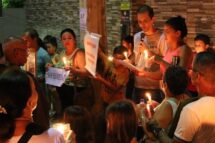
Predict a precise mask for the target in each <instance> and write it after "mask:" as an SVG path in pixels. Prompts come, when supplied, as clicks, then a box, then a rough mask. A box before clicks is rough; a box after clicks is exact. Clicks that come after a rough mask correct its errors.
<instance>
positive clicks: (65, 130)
mask: <svg viewBox="0 0 215 143" xmlns="http://www.w3.org/2000/svg"><path fill="white" fill-rule="evenodd" d="M52 127H53V128H54V129H56V130H58V131H59V132H60V133H61V134H63V136H64V139H65V141H69V140H70V136H71V134H72V132H73V131H72V130H71V129H70V125H69V124H64V123H55V124H53V125H52Z"/></svg>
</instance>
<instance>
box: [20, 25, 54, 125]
mask: <svg viewBox="0 0 215 143" xmlns="http://www.w3.org/2000/svg"><path fill="white" fill-rule="evenodd" d="M22 39H23V40H24V41H25V42H26V44H27V48H28V50H29V51H30V50H34V52H35V55H36V57H34V56H35V55H33V58H35V60H36V65H35V66H36V75H35V76H36V78H37V80H38V82H39V83H40V86H41V88H40V98H41V100H39V103H38V108H37V109H36V110H35V112H34V113H35V114H37V115H38V116H35V117H34V120H35V121H38V122H41V123H42V124H43V125H48V124H49V120H48V116H49V106H48V101H47V96H46V84H45V72H46V64H47V63H50V57H49V55H48V53H47V52H46V51H45V50H44V49H43V43H42V40H41V39H40V37H39V34H38V32H37V31H36V30H35V29H32V28H29V29H26V30H25V32H24V34H23V36H22ZM34 52H33V53H34ZM29 56H32V55H29ZM29 56H28V60H27V63H28V62H29V61H30V60H33V59H29V58H30V57H29ZM34 68H35V67H34ZM24 69H25V67H24ZM29 72H31V71H29ZM41 110H42V111H41ZM41 113H45V115H41Z"/></svg>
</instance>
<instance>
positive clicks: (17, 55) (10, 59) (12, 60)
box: [3, 37, 28, 67]
mask: <svg viewBox="0 0 215 143" xmlns="http://www.w3.org/2000/svg"><path fill="white" fill-rule="evenodd" d="M3 52H4V56H5V60H6V65H8V66H13V65H15V66H19V67H21V66H23V65H24V64H25V63H26V62H27V57H28V49H27V46H26V44H25V42H24V40H22V39H21V38H16V37H10V38H8V39H6V40H5V42H4V43H3Z"/></svg>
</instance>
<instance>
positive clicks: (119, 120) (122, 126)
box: [106, 100, 137, 143]
mask: <svg viewBox="0 0 215 143" xmlns="http://www.w3.org/2000/svg"><path fill="white" fill-rule="evenodd" d="M106 120H107V122H108V124H109V128H108V129H107V137H106V143H130V141H131V140H132V138H133V137H135V132H136V128H137V117H136V112H135V109H134V107H133V105H132V103H131V102H130V101H128V100H122V101H117V102H114V103H112V104H110V105H109V106H108V107H107V109H106Z"/></svg>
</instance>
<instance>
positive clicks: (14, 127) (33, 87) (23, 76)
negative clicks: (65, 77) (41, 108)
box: [0, 67, 64, 143]
mask: <svg viewBox="0 0 215 143" xmlns="http://www.w3.org/2000/svg"><path fill="white" fill-rule="evenodd" d="M37 86H38V84H37V83H36V80H35V79H34V77H33V76H32V75H31V74H27V73H26V72H25V71H23V70H21V69H19V68H18V67H10V68H8V69H6V70H5V71H4V72H3V73H2V74H1V75H0V93H1V94H0V99H1V100H0V124H1V125H0V142H2V143H6V142H7V143H14V142H29V143H38V142H40V143H47V142H49V143H64V139H63V136H62V134H60V133H59V132H57V131H56V130H54V129H52V128H48V129H47V128H43V127H40V126H38V125H37V124H33V119H32V113H33V111H34V109H35V108H36V106H37V100H38V93H37ZM33 125H34V126H33Z"/></svg>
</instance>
